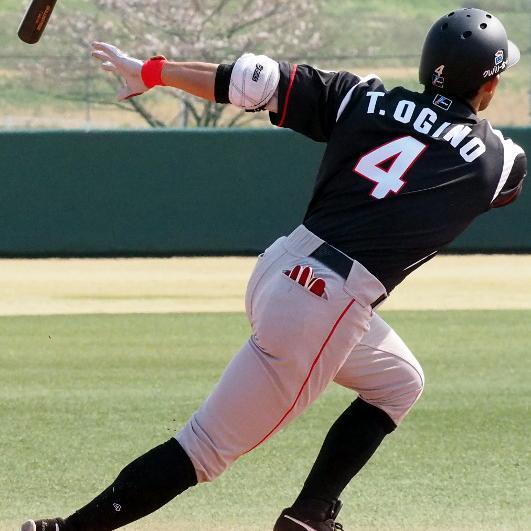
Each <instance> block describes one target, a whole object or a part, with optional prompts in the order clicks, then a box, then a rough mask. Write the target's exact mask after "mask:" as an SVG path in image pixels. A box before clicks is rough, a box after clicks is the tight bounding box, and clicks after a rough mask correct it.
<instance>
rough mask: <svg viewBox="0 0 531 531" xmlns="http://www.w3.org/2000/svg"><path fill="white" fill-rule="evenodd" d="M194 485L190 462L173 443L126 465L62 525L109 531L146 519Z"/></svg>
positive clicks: (74, 530) (83, 530) (76, 529)
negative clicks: (111, 482)
mask: <svg viewBox="0 0 531 531" xmlns="http://www.w3.org/2000/svg"><path fill="white" fill-rule="evenodd" d="M195 484H197V476H196V473H195V469H194V466H193V465H192V462H191V461H190V458H189V457H188V455H187V454H186V452H185V451H184V450H183V448H182V446H181V445H180V444H179V443H178V442H177V441H176V440H175V439H173V438H172V439H170V440H169V441H167V442H165V443H164V444H161V445H160V446H157V447H156V448H153V449H152V450H150V451H149V452H147V453H146V454H144V455H142V456H140V457H139V458H138V459H135V460H134V461H133V462H132V463H130V464H129V465H127V466H126V467H125V468H124V469H123V470H122V471H121V472H120V474H119V475H118V477H117V478H116V480H115V481H114V483H113V484H112V485H111V486H110V487H108V488H107V489H106V490H104V491H103V492H102V493H101V494H100V495H99V496H97V497H96V498H94V500H92V501H91V502H90V503H89V504H87V505H85V507H83V508H82V509H80V510H79V511H76V512H75V513H74V514H73V515H72V516H69V517H68V518H67V519H66V521H65V524H66V525H65V530H66V531H108V530H111V529H117V528H118V527H122V526H124V525H126V524H128V523H130V522H133V521H135V520H138V519H139V518H142V517H143V516H146V515H148V514H150V513H152V512H154V511H156V510H157V509H159V508H160V507H162V506H163V505H165V504H166V503H168V502H169V501H170V500H172V499H173V498H174V497H175V496H177V495H178V494H180V493H181V492H183V491H185V490H186V489H187V488H189V487H192V486H194V485H195Z"/></svg>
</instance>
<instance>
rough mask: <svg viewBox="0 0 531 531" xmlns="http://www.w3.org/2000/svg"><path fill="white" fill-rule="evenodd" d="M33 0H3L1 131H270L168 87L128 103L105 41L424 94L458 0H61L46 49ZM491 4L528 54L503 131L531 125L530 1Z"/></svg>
mask: <svg viewBox="0 0 531 531" xmlns="http://www.w3.org/2000/svg"><path fill="white" fill-rule="evenodd" d="M28 3H29V0H1V1H0V74H1V75H0V109H1V113H0V129H4V130H12V129H32V128H53V129H55V128H59V129H61V128H67V129H72V128H81V129H98V128H105V129H109V128H135V129H137V128H172V127H179V128H180V127H198V126H201V127H245V126H250V127H260V126H263V125H265V124H266V118H267V117H266V116H265V113H263V114H258V115H249V114H245V113H239V112H236V111H235V110H233V109H231V108H228V107H226V106H214V105H211V104H204V103H201V102H199V101H197V100H194V99H193V98H191V97H188V96H185V95H183V94H179V93H176V92H175V91H172V90H168V89H159V90H156V91H152V92H151V93H149V94H148V95H146V96H144V97H142V98H138V99H134V100H132V101H130V102H128V103H123V104H119V103H117V102H116V100H115V91H116V87H117V85H118V83H119V81H118V80H117V79H114V78H112V77H111V76H109V75H105V74H104V73H103V72H101V71H100V70H99V69H98V66H97V64H96V63H95V61H93V60H92V59H91V58H90V55H89V43H90V42H91V41H92V40H94V39H97V40H104V41H107V42H111V43H113V44H116V45H118V46H120V47H122V48H123V49H124V50H125V51H127V52H128V53H129V54H130V55H132V56H137V57H139V58H142V59H143V58H146V57H148V56H150V55H153V54H159V53H160V54H164V55H166V56H167V57H168V58H171V59H174V60H201V61H211V62H222V61H227V62H229V61H233V60H234V59H235V58H236V57H237V56H239V55H240V54H241V53H242V52H245V51H253V52H255V53H266V54H268V55H270V56H272V57H274V58H276V59H279V60H280V59H287V60H290V61H294V62H299V63H302V62H307V63H310V64H312V65H316V66H319V67H321V68H324V69H330V70H338V69H345V70H350V71H353V72H355V73H359V74H367V73H370V72H374V73H376V74H378V75H379V76H380V77H381V78H382V79H383V80H384V82H385V83H386V85H387V86H388V87H391V86H393V85H403V86H406V87H408V88H412V89H416V88H418V87H419V85H418V81H417V64H418V61H419V56H420V49H421V45H422V41H423V38H424V35H425V34H426V32H427V29H428V28H429V26H430V25H431V23H432V22H433V21H434V20H435V19H436V18H438V17H439V16H441V15H443V14H445V13H447V12H449V11H451V10H452V9H455V8H457V7H459V4H458V2H456V0H452V1H446V0H442V1H441V0H372V1H370V2H367V1H363V0H291V1H290V2H286V1H283V0H239V1H234V0H181V1H180V2H168V1H167V0H150V1H148V2H145V1H140V0H91V1H88V0H60V1H59V2H58V4H57V7H56V10H55V12H54V14H53V16H52V19H51V22H50V24H49V26H48V28H47V30H46V33H45V35H44V37H43V39H42V40H41V42H40V43H39V44H37V45H33V46H30V45H27V44H24V43H22V42H21V41H19V40H18V38H16V31H17V28H18V24H19V22H20V20H21V18H22V16H23V14H24V12H25V9H26V7H27V4H28ZM465 6H466V7H480V8H482V9H486V10H491V11H492V12H493V13H494V14H495V15H496V16H498V17H499V18H500V19H501V20H502V22H503V23H504V25H505V27H506V28H507V30H508V34H509V36H510V38H511V39H512V40H514V41H515V42H516V43H517V44H518V45H519V47H520V49H521V51H522V60H521V64H520V65H519V66H518V67H517V68H514V69H513V70H511V71H509V72H508V73H507V74H505V75H504V76H503V84H502V85H501V87H500V91H501V95H502V97H498V98H496V100H495V103H494V105H493V106H492V108H490V109H489V110H488V112H487V113H485V116H486V117H487V118H489V119H490V120H491V121H492V122H493V123H494V124H496V125H498V126H507V125H510V126H527V125H529V123H530V97H531V96H530V94H531V89H530V86H531V85H530V34H531V29H530V28H531V2H530V1H529V0H483V1H476V0H469V1H468V2H466V3H465Z"/></svg>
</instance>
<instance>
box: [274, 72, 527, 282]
mask: <svg viewBox="0 0 531 531" xmlns="http://www.w3.org/2000/svg"><path fill="white" fill-rule="evenodd" d="M280 71H281V80H280V85H279V91H278V112H277V113H271V114H270V118H271V121H272V123H273V124H275V125H278V126H281V127H288V128H291V129H293V130H295V131H297V132H299V133H302V134H303V135H306V136H308V137H309V138H311V139H313V140H316V141H319V142H327V143H328V145H327V148H326V151H325V154H324V156H323V160H322V162H321V166H320V168H319V173H318V175H317V181H316V184H315V189H314V191H313V196H312V199H311V201H310V204H309V206H308V210H307V212H306V214H305V216H304V225H306V227H308V229H310V230H311V231H312V232H314V233H315V234H317V235H318V236H320V237H321V238H322V239H324V240H326V241H327V242H329V243H330V244H332V245H334V246H335V247H337V248H338V249H340V250H341V251H343V252H344V253H346V254H347V255H349V256H351V257H352V258H354V259H356V260H358V261H359V262H361V263H362V264H363V265H364V266H365V267H366V268H367V269H368V270H369V271H371V273H373V274H374V275H375V276H376V277H377V278H378V279H379V280H380V281H381V282H382V283H383V284H384V285H385V287H386V288H387V290H388V291H390V290H392V289H393V288H394V287H395V286H396V285H397V284H398V283H400V282H401V281H402V280H403V279H404V278H405V277H406V276H407V275H408V274H409V273H410V272H411V271H413V270H414V269H416V268H417V267H418V266H419V265H421V264H423V263H425V262H426V261H427V260H429V259H430V258H432V257H433V256H434V255H435V254H436V253H437V251H439V250H440V249H441V248H442V247H443V246H445V245H447V244H448V243H449V242H451V241H452V240H453V239H454V238H456V236H458V235H459V234H460V233H461V232H462V231H463V230H464V229H465V228H466V227H467V226H468V225H469V224H470V223H471V222H472V220H473V219H474V218H475V217H476V216H478V215H479V214H482V213H483V212H486V211H488V210H489V209H490V208H492V207H498V206H503V205H506V204H508V203H510V202H511V201H513V200H514V199H515V198H516V197H517V196H518V195H519V193H520V191H521V189H522V183H523V179H524V176H525V173H526V167H527V160H526V157H525V154H524V152H523V150H522V149H521V148H520V147H519V146H517V145H516V144H514V143H513V142H512V141H511V140H506V139H504V138H503V136H502V134H501V133H500V132H499V131H496V130H494V129H492V127H491V126H490V124H489V122H488V121H486V120H480V119H478V117H477V116H476V114H475V112H474V110H473V109H472V108H471V107H470V106H469V105H468V104H467V103H466V102H465V101H463V100H458V99H450V98H448V97H445V96H442V95H439V94H431V93H417V92H412V91H409V90H406V89H404V88H402V87H398V88H394V89H392V90H389V91H387V90H386V88H385V87H384V85H383V83H382V81H381V80H380V79H379V78H378V77H377V76H374V75H373V76H368V77H366V78H360V77H358V76H355V75H352V74H350V73H346V72H338V73H334V72H323V71H320V70H317V69H315V68H312V67H310V66H306V65H299V66H297V65H290V64H288V63H281V64H280Z"/></svg>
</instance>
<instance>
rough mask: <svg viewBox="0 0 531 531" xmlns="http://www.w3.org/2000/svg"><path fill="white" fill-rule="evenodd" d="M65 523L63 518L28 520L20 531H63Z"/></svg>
mask: <svg viewBox="0 0 531 531" xmlns="http://www.w3.org/2000/svg"><path fill="white" fill-rule="evenodd" d="M64 529H65V522H64V520H63V519H62V518H50V519H48V520H28V521H27V522H24V523H23V524H22V527H21V530H20V531H63V530H64Z"/></svg>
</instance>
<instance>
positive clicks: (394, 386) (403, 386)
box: [334, 313, 424, 425]
mask: <svg viewBox="0 0 531 531" xmlns="http://www.w3.org/2000/svg"><path fill="white" fill-rule="evenodd" d="M334 381H335V382H336V383H338V384H340V385H342V386H344V387H347V388H349V389H353V390H354V391H356V392H357V393H359V395H360V397H361V398H362V399H363V400H364V401H365V402H368V403H369V404H372V405H374V406H376V407H378V408H380V409H382V410H383V411H385V412H386V413H387V414H388V415H389V416H390V417H391V418H392V419H393V421H394V422H395V423H396V424H397V425H398V424H399V423H400V421H401V420H402V419H403V418H404V417H405V416H406V415H407V413H408V412H409V410H410V409H411V408H412V407H413V405H414V404H415V402H416V401H417V400H418V399H419V397H420V395H421V393H422V390H423V388H424V373H423V371H422V368H421V366H420V364H419V362H418V361H417V359H416V358H415V356H414V355H413V354H412V352H411V351H410V350H409V348H408V347H407V346H406V344H405V343H404V342H403V341H402V339H401V338H400V337H399V336H398V334H397V333H396V332H395V331H394V330H393V329H392V328H391V327H390V326H389V325H388V324H387V323H386V322H385V321H384V320H383V319H382V318H381V317H380V316H379V315H378V314H376V313H375V314H374V315H373V317H372V319H371V321H370V328H369V330H368V332H367V333H366V334H365V335H364V336H363V338H362V339H361V340H360V342H359V343H358V344H357V345H356V346H355V347H354V349H353V350H352V352H351V353H350V355H349V356H348V358H347V360H346V361H345V363H344V364H343V366H342V367H341V369H340V370H339V372H338V373H337V375H336V377H335V378H334Z"/></svg>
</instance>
